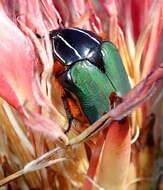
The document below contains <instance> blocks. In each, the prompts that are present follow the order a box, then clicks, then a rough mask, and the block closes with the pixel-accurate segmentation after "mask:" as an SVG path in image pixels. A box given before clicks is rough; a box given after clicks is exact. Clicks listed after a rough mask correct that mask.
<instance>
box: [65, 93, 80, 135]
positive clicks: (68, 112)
mask: <svg viewBox="0 0 163 190" xmlns="http://www.w3.org/2000/svg"><path fill="white" fill-rule="evenodd" d="M71 98H72V97H71V94H70V93H69V92H68V91H65V94H64V95H63V96H62V101H63V105H64V108H65V111H66V115H67V119H68V128H67V129H66V130H65V132H64V133H65V134H66V133H68V132H69V131H70V129H71V125H72V122H73V120H77V118H76V117H74V115H73V113H72V112H71V108H70V106H69V101H72V100H70V99H71Z"/></svg>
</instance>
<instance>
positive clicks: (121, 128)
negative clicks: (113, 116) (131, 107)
mask: <svg viewBox="0 0 163 190" xmlns="http://www.w3.org/2000/svg"><path fill="white" fill-rule="evenodd" d="M130 153H131V143H130V130H129V125H128V122H127V121H126V122H125V123H124V124H121V123H119V122H117V121H115V122H113V123H112V124H111V125H110V126H109V129H108V132H107V136H106V141H105V145H104V149H103V153H102V158H101V162H100V166H99V171H98V175H97V176H98V177H97V183H98V184H99V185H100V186H102V187H103V188H104V189H112V190H122V189H123V188H124V186H125V183H126V180H127V177H128V169H129V164H130Z"/></svg>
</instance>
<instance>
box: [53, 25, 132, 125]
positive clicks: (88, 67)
mask: <svg viewBox="0 0 163 190" xmlns="http://www.w3.org/2000/svg"><path fill="white" fill-rule="evenodd" d="M50 39H51V42H52V51H53V55H54V58H55V60H58V61H59V62H60V63H61V65H62V66H63V69H60V71H59V72H57V73H56V77H57V79H58V80H59V81H60V83H61V85H62V86H63V88H64V89H65V90H66V91H68V92H69V93H70V94H72V95H73V96H74V95H75V97H77V99H78V100H79V103H80V107H81V110H82V112H83V113H84V115H85V116H86V118H87V119H88V121H89V122H90V123H93V122H95V121H96V120H97V119H99V118H100V117H101V116H102V115H103V114H104V113H105V112H107V111H109V110H110V108H111V106H110V100H109V95H110V94H111V93H112V92H116V93H118V94H120V95H124V94H126V93H127V92H128V91H129V90H130V83H129V80H128V77H127V74H126V71H125V69H124V66H123V63H122V60H121V57H120V55H119V52H118V50H117V49H116V47H115V46H114V45H113V44H112V43H111V42H108V41H104V40H102V38H100V37H99V36H98V35H96V34H95V33H93V32H91V31H88V30H83V29H78V28H64V29H58V30H53V31H51V32H50Z"/></svg>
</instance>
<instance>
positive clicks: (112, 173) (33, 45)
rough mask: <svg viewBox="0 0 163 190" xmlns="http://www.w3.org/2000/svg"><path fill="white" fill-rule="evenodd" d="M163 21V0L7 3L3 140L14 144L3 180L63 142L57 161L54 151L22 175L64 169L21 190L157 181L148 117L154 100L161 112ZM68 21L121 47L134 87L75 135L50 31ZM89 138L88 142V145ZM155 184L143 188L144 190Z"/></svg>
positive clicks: (32, 179)
mask: <svg viewBox="0 0 163 190" xmlns="http://www.w3.org/2000/svg"><path fill="white" fill-rule="evenodd" d="M162 18H163V2H162V0H154V1H150V0H145V1H143V2H141V1H140V0H136V1H131V0H129V1H127V3H126V1H124V0H119V1H116V0H110V1H109V0H100V1H86V0H79V1H75V0H70V1H67V0H64V1H63V0H62V1H58V0H55V1H47V0H42V1H37V0H27V1H24V2H22V1H19V0H12V3H11V2H10V3H8V2H7V1H2V2H1V3H0V24H1V25H0V27H1V30H0V38H1V45H0V49H1V51H0V64H1V65H2V66H1V71H0V96H1V98H2V99H3V101H2V106H1V109H0V118H1V120H2V123H3V126H4V127H3V128H2V129H1V131H2V135H1V136H2V139H6V136H7V145H6V144H5V145H4V147H3V151H2V154H1V155H0V158H1V160H2V161H1V163H2V166H4V165H5V164H7V166H6V167H7V168H6V170H2V172H1V175H2V176H5V175H9V173H8V172H9V171H11V173H14V171H15V170H18V168H22V166H24V165H25V164H26V163H28V162H30V161H31V160H32V159H33V158H35V159H36V158H37V157H39V156H40V155H41V154H43V153H45V152H47V151H48V150H49V149H52V148H54V147H56V146H57V145H58V143H59V145H61V143H62V145H63V144H64V145H65V146H64V147H63V150H64V151H63V150H62V152H60V151H58V150H56V151H55V153H56V154H55V156H56V158H55V159H56V162H50V161H49V159H50V155H51V154H54V151H52V152H51V154H46V157H45V155H43V157H41V158H38V159H36V161H33V162H31V163H32V164H28V165H27V166H28V167H27V166H26V167H25V168H24V170H22V171H23V172H20V173H19V174H20V175H22V174H25V173H26V172H29V171H31V170H36V169H38V168H39V169H40V168H43V167H45V166H49V165H50V164H51V163H57V159H58V160H59V162H60V164H58V165H55V166H51V167H50V168H47V169H42V170H41V171H40V172H39V173H35V174H33V175H30V174H29V175H28V176H27V177H26V180H27V183H26V181H25V180H23V182H21V181H19V183H17V184H15V186H16V187H17V188H22V186H23V183H26V185H28V187H29V189H32V188H44V189H45V188H47V187H48V188H49V189H87V190H88V189H93V186H96V187H98V188H100V187H101V188H104V189H106V190H107V189H116V190H117V189H119V190H123V189H127V187H128V188H129V189H130V185H131V184H132V185H133V186H135V187H134V188H135V189H136V188H138V186H137V183H136V182H137V181H140V182H141V181H143V179H145V178H146V177H148V179H149V177H151V175H150V172H151V171H150V169H149V168H148V167H149V165H150V164H152V163H154V161H155V160H158V159H159V157H156V156H153V157H152V156H151V152H152V153H154V148H155V147H156V144H154V143H152V145H151V144H150V145H149V137H151V138H152V139H153V134H152V135H151V133H150V128H149V127H150V125H149V123H148V122H146V120H147V119H148V118H153V117H151V113H152V112H153V111H154V110H153V108H152V107H151V106H150V104H151V103H150V101H152V102H153V105H155V107H157V109H159V106H158V105H159V104H158V102H159V101H160V96H158V97H159V98H157V97H156V98H154V97H152V96H153V94H154V93H155V92H156V88H158V89H159V84H160V81H161V80H162V76H163V63H160V62H159V64H158V62H157V57H158V52H159V44H160V39H161V32H162V29H163V22H162ZM61 22H63V23H64V25H65V26H66V27H80V28H83V29H88V30H91V31H93V32H95V33H97V34H98V35H100V36H101V37H102V38H105V39H107V40H110V41H111V42H113V43H114V44H115V45H116V46H117V48H118V49H119V52H120V54H121V57H122V60H123V63H124V66H125V69H126V71H127V73H128V77H129V80H130V83H131V86H132V87H133V89H132V90H131V91H130V92H129V93H128V94H127V95H125V96H124V97H123V101H122V103H120V104H119V105H118V106H117V107H115V108H114V109H112V110H110V111H109V112H108V113H106V114H105V115H104V116H103V117H102V118H101V119H100V120H98V121H97V122H95V123H94V124H93V125H91V126H89V127H88V126H87V128H84V127H82V126H81V124H80V123H77V126H76V128H75V127H73V128H72V129H71V131H70V132H69V134H68V135H65V134H64V133H63V129H65V127H66V126H67V124H68V122H67V123H66V114H65V110H64V106H63V104H62V101H61V96H62V90H63V89H61V88H60V86H58V82H57V80H56V79H55V77H54V76H53V65H54V63H53V62H54V61H53V55H52V51H51V43H50V41H49V38H48V32H49V31H50V30H52V29H57V28H59V27H60V24H59V23H61ZM36 34H38V35H39V36H41V38H40V39H38V38H37V37H36ZM42 36H43V37H42ZM159 56H160V55H159ZM161 61H162V60H161ZM157 92H160V91H157ZM160 94H162V93H160ZM151 97H152V98H151ZM4 101H6V102H7V103H8V104H6V102H4ZM139 105H141V106H140V107H139V108H138V109H137V110H136V111H133V110H135V108H136V107H138V106H139ZM13 107H14V108H15V109H14V110H13ZM2 108H3V109H2ZM11 109H12V110H11ZM131 112H133V113H132V115H131V117H129V116H128V115H129V114H130V113H131ZM152 121H153V120H151V123H152ZM24 125H25V126H26V128H24ZM151 127H154V126H151ZM104 128H105V129H104ZM102 129H103V130H102ZM138 129H141V130H140V138H139V141H137V142H136V143H134V145H132V146H131V138H132V137H133V136H134V135H135V133H136V131H137V130H138ZM155 130H156V129H155ZM157 130H158V128H157ZM25 133H27V135H26V134H25ZM42 134H43V136H44V138H43V136H42ZM97 134H98V136H97ZM95 135H96V136H95ZM91 136H95V137H92V138H91ZM45 137H46V138H45ZM68 138H69V140H68ZM157 138H160V136H159V137H157ZM85 140H87V142H86V143H82V142H83V141H85ZM14 141H15V142H16V143H14ZM138 142H139V143H138ZM152 142H153V141H152ZM0 143H1V141H0ZM8 144H11V150H12V151H9V149H8ZM12 144H14V145H13V146H12ZM66 144H68V146H66ZM61 149H62V148H61ZM59 150H60V149H59ZM57 151H58V152H57ZM160 151H162V150H160ZM63 152H64V155H63ZM24 155H26V156H24ZM61 156H64V158H63V159H61V158H60V157H61ZM14 158H17V159H14ZM45 158H46V159H45ZM67 158H68V159H67ZM69 158H70V159H69ZM40 164H42V165H40ZM27 168H28V169H27ZM25 169H26V172H25ZM27 170H28V171H27ZM40 176H41V182H40ZM17 177H18V175H17ZM151 179H152V178H151ZM157 180H158V178H157V179H156V180H155V181H157ZM150 184H151V183H149V182H148V183H144V182H143V183H140V185H139V188H142V189H144V188H145V187H147V186H148V185H150ZM15 186H13V187H12V188H14V187H15Z"/></svg>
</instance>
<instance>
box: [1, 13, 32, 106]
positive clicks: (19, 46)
mask: <svg viewBox="0 0 163 190" xmlns="http://www.w3.org/2000/svg"><path fill="white" fill-rule="evenodd" d="M0 41H1V43H0V52H1V55H0V65H1V70H0V96H1V97H2V98H4V99H5V100H6V101H7V102H8V103H9V104H11V105H12V106H14V107H15V108H17V109H20V107H21V106H22V105H23V104H24V103H25V102H26V101H28V103H29V104H28V105H30V106H31V107H33V105H32V104H33V103H34V102H35V101H34V97H33V92H32V80H33V75H34V73H33V72H34V60H35V52H34V48H33V46H32V43H31V42H30V41H29V40H28V38H27V37H26V36H25V35H24V34H23V33H22V32H21V31H20V30H19V29H18V28H17V26H16V25H15V24H14V23H13V22H12V21H11V20H10V19H9V18H8V17H7V16H6V15H5V13H4V12H3V11H2V10H1V11H0Z"/></svg>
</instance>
